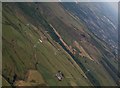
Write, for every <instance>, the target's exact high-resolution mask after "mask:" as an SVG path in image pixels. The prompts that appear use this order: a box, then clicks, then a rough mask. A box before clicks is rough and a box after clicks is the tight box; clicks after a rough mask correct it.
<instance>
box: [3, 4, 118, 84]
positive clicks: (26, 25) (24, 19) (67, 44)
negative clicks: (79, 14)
mask: <svg viewBox="0 0 120 88" xmlns="http://www.w3.org/2000/svg"><path fill="white" fill-rule="evenodd" d="M68 4H69V3H68ZM13 8H14V10H13ZM2 11H3V12H2V25H3V28H2V42H3V44H2V50H3V51H2V55H3V63H2V67H3V68H2V77H3V86H6V85H11V86H101V85H102V86H108V85H109V86H110V85H111V86H115V85H118V81H119V78H118V76H117V60H116V59H114V57H115V56H114V54H113V53H112V51H111V49H110V48H109V47H108V46H107V44H106V43H105V42H104V41H102V40H101V39H100V38H98V37H97V36H95V35H93V33H92V32H90V31H89V30H88V29H87V27H86V25H85V24H83V23H82V21H80V20H78V19H77V18H76V16H73V15H72V14H71V13H70V11H68V10H66V9H65V8H64V7H63V5H62V4H60V3H3V10H2ZM58 71H61V72H62V73H63V75H64V78H63V79H62V80H61V81H59V80H58V78H57V77H56V76H55V75H56V73H57V72H58ZM37 78H38V79H37Z"/></svg>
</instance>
